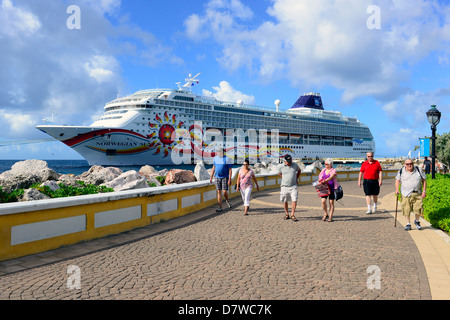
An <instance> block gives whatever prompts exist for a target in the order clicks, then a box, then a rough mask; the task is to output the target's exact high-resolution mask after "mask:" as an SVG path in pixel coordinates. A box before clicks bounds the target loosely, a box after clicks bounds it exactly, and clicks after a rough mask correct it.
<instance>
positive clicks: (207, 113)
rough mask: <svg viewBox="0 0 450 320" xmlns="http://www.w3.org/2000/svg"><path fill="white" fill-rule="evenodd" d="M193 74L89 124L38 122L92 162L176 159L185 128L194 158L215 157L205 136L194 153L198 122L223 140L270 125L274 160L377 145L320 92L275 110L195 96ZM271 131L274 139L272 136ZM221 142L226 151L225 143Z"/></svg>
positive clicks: (116, 103)
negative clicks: (326, 103) (326, 105)
mask: <svg viewBox="0 0 450 320" xmlns="http://www.w3.org/2000/svg"><path fill="white" fill-rule="evenodd" d="M197 76H198V75H197ZM197 76H195V77H192V76H189V77H188V78H187V79H186V83H185V85H184V86H181V85H180V83H177V84H178V89H148V90H141V91H138V92H136V93H134V94H132V95H130V96H126V97H120V98H117V99H115V100H112V101H110V102H108V103H106V105H105V106H104V113H103V115H102V116H101V117H100V118H99V119H98V120H96V121H95V122H94V123H92V124H91V125H90V126H66V125H61V126H58V125H41V126H37V128H38V129H39V130H41V131H43V132H45V133H47V134H48V135H50V136H52V137H54V138H55V139H57V140H60V141H61V142H63V143H64V144H66V145H67V146H69V147H71V148H73V149H74V150H75V151H77V152H78V153H79V154H80V155H81V156H83V157H84V158H85V159H86V160H87V161H88V163H89V164H90V165H94V164H97V165H114V166H124V165H146V164H148V165H174V164H177V163H176V162H174V161H173V159H174V157H173V154H172V152H174V151H176V152H179V150H177V148H179V146H180V140H182V139H181V138H179V135H177V134H178V133H179V132H184V133H188V136H187V137H186V135H185V138H187V139H192V141H193V143H192V157H194V156H197V158H198V157H202V156H203V157H212V156H214V153H213V152H209V151H210V150H208V143H204V142H202V141H201V140H202V137H200V146H199V145H198V144H197V148H200V149H199V150H200V154H199V153H198V152H197V153H195V152H194V149H195V148H196V147H195V143H194V142H196V141H197V142H198V140H197V139H196V137H195V136H196V135H197V133H195V130H196V129H198V125H199V124H200V126H201V129H200V131H199V132H200V135H201V133H203V134H204V133H205V132H207V131H210V132H211V131H215V132H218V133H219V135H223V137H224V141H225V139H226V136H227V134H228V135H229V134H230V129H232V130H233V131H231V132H232V133H231V134H234V133H235V132H238V131H239V132H244V133H246V132H250V131H255V132H256V133H257V134H259V133H260V132H267V137H268V138H267V141H266V142H267V148H266V146H265V145H264V148H266V149H267V150H268V154H269V156H270V157H271V158H272V159H273V157H276V158H278V157H282V156H284V155H286V154H291V155H292V157H293V158H299V159H324V158H364V157H365V154H366V152H368V151H374V149H375V142H374V139H373V136H372V134H371V132H370V129H369V128H368V127H367V126H366V125H364V124H363V123H361V122H359V121H358V119H357V118H356V117H347V116H343V115H342V114H341V112H338V111H329V110H324V108H323V104H322V98H321V96H320V94H318V93H305V94H304V95H302V96H301V97H300V98H299V99H298V100H297V101H296V102H295V103H294V105H293V106H292V107H291V108H290V109H289V110H287V111H279V100H277V101H275V105H276V107H275V108H267V107H258V106H253V105H247V104H245V103H243V102H242V101H237V102H225V101H219V100H217V99H215V98H213V97H207V96H201V95H197V94H195V93H193V92H192V91H191V87H192V85H193V84H195V83H196V82H198V80H197V78H196V77H197ZM238 129H239V130H238ZM274 132H276V133H277V135H276V138H277V141H275V140H274V137H275V136H273V135H271V134H273V133H274ZM194 133H195V134H194ZM203 138H204V137H203ZM237 139H238V138H236V137H235V139H234V140H233V141H236V140H237ZM205 140H206V139H205ZM249 140H250V139H249V137H246V138H244V143H246V144H247V145H248V144H249V142H250V141H249ZM185 141H186V140H185ZM185 147H186V144H185ZM247 147H248V146H247ZM275 147H276V152H274V150H275ZM231 148H233V146H232V147H231ZM235 148H236V146H235ZM225 149H226V151H227V152H228V151H230V150H229V149H230V146H229V144H227V145H226V146H225ZM202 150H203V153H202V152H201V151H202ZM206 150H208V152H206ZM247 150H248V149H247ZM184 152H186V151H184ZM234 154H235V155H238V153H237V152H236V153H234Z"/></svg>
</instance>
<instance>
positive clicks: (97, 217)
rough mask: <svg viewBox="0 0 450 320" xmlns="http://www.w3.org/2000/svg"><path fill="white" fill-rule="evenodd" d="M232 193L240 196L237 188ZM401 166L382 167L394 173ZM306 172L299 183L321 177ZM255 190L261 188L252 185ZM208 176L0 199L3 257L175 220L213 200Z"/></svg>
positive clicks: (262, 180)
mask: <svg viewBox="0 0 450 320" xmlns="http://www.w3.org/2000/svg"><path fill="white" fill-rule="evenodd" d="M236 172H237V169H233V183H232V190H231V193H230V197H231V198H233V197H236V196H240V192H238V191H236V190H234V186H235V185H236ZM358 174H359V172H358V171H341V172H339V180H341V181H344V180H357V179H358ZM396 174H397V170H385V171H383V177H384V178H394V177H395V175H396ZM317 177H318V172H317V173H316V174H311V173H302V174H301V176H300V179H299V180H300V181H299V183H300V184H308V183H312V182H314V181H316V180H317ZM257 180H258V184H259V187H260V190H266V189H270V188H278V187H279V185H280V183H281V177H280V176H279V175H273V174H261V175H257ZM254 192H257V191H256V190H254ZM216 203H217V200H216V189H215V185H214V184H210V183H209V181H199V182H192V183H185V184H181V185H173V186H172V185H171V186H163V187H156V188H148V189H138V190H130V191H121V192H112V193H104V194H96V195H86V196H77V197H68V198H58V199H50V200H39V201H31V202H19V203H11V204H0V261H4V260H9V259H14V258H18V257H22V256H26V255H30V254H34V253H39V252H43V251H48V250H52V249H56V248H58V247H61V246H66V245H71V244H75V243H77V242H81V241H88V240H92V239H96V238H101V237H105V236H108V235H112V234H117V233H121V232H125V231H129V230H132V229H135V228H139V227H144V226H147V225H150V224H154V223H158V222H160V221H164V220H169V219H173V218H176V217H180V216H183V215H185V214H189V213H192V212H195V211H198V210H201V209H203V208H206V207H209V206H212V205H215V204H216Z"/></svg>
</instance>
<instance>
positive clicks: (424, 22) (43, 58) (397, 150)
mask: <svg viewBox="0 0 450 320" xmlns="http://www.w3.org/2000/svg"><path fill="white" fill-rule="evenodd" d="M70 5H76V6H78V8H79V9H80V16H79V19H78V20H77V22H78V23H79V29H70V28H68V26H67V22H68V19H71V17H72V14H73V11H70V12H69V13H67V8H68V7H69V6H70ZM371 6H372V7H371ZM373 6H376V7H375V8H378V9H379V11H378V12H376V11H373V10H372V9H373V8H374V7H373ZM371 8H372V9H371ZM368 9H370V10H368ZM378 13H379V14H378ZM71 21H72V22H74V21H75V20H71ZM368 21H369V24H368ZM368 25H369V26H368ZM370 26H373V27H375V28H373V27H370ZM0 47H1V48H2V50H1V52H0V127H1V128H3V130H2V131H1V132H0V145H2V144H3V145H6V146H0V159H81V157H80V156H79V155H78V154H77V153H76V152H74V151H73V150H71V149H70V148H68V147H66V146H64V145H63V144H62V143H59V142H45V143H32V144H21V143H18V142H26V141H27V140H35V139H46V138H48V137H47V136H45V135H44V134H43V133H41V132H39V131H38V130H37V129H35V126H36V125H39V124H43V122H42V119H43V118H50V117H51V113H52V111H53V113H54V121H55V123H58V124H70V125H89V124H91V123H92V122H93V121H94V120H95V119H96V117H98V116H99V115H100V114H101V112H102V110H103V106H104V104H105V103H106V102H107V101H110V100H112V99H114V98H115V97H116V95H117V94H119V95H120V96H124V95H128V94H132V93H134V92H135V91H138V90H141V89H147V88H155V87H160V88H175V87H176V84H175V83H176V82H179V81H184V79H185V78H186V76H187V75H188V74H190V73H191V74H197V73H199V72H201V75H200V77H199V78H200V83H199V84H198V85H196V86H195V87H194V89H193V90H194V91H195V92H196V93H198V94H212V95H214V96H216V97H217V98H218V99H224V100H231V101H236V100H238V99H242V100H244V102H246V103H249V104H254V105H260V106H265V107H274V108H275V106H274V101H275V100H276V99H279V100H281V109H288V108H289V107H290V106H291V105H292V104H293V103H294V102H295V101H296V99H297V98H298V96H299V95H300V94H302V93H304V92H311V91H312V92H320V93H321V96H322V99H323V102H324V106H325V108H326V109H332V110H336V111H340V112H342V113H343V114H344V115H348V116H357V117H358V119H359V120H360V121H361V122H363V123H365V124H367V125H368V126H369V127H370V129H371V131H372V134H373V135H374V137H375V142H376V155H378V156H406V155H407V154H408V152H409V151H410V150H413V149H414V146H415V145H418V141H419V140H418V139H419V138H420V137H424V136H426V135H430V125H429V124H428V122H427V120H426V116H425V112H426V111H427V110H428V109H429V108H430V105H432V104H436V105H437V107H438V109H439V110H440V111H441V112H442V119H441V123H440V124H439V126H438V131H437V132H438V134H442V133H446V132H449V131H450V125H449V118H448V114H449V111H450V72H449V71H450V4H449V3H448V2H447V1H426V0H412V1H411V0H378V1H377V0H353V1H350V0H348V1H345V0H334V1H332V0H316V1H310V0H246V1H240V0H210V1H206V0H205V1H179V0H164V1H162V0H161V1H160V0H148V1H138V0H128V1H125V0H122V1H120V0H96V1H94V0H67V1H66V0H0ZM19 140H20V141H19ZM413 156H417V152H414V153H413Z"/></svg>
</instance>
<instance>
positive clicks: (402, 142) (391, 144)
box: [381, 128, 422, 157]
mask: <svg viewBox="0 0 450 320" xmlns="http://www.w3.org/2000/svg"><path fill="white" fill-rule="evenodd" d="M421 134H422V132H419V131H417V130H415V129H411V128H400V129H399V130H398V131H392V132H384V133H382V134H381V138H382V139H383V140H384V141H383V142H384V144H385V145H386V150H389V154H390V155H396V156H401V157H403V156H406V155H407V154H408V152H409V151H413V150H414V147H415V146H416V145H419V140H418V139H417V137H420V136H421ZM402 153H404V154H402Z"/></svg>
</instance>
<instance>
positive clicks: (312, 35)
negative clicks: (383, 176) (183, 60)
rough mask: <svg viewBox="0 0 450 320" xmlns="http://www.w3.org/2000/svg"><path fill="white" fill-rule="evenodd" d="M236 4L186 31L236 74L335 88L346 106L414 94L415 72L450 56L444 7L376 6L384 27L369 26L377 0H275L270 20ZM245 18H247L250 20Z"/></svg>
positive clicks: (197, 19) (195, 18) (226, 4)
mask: <svg viewBox="0 0 450 320" xmlns="http://www.w3.org/2000/svg"><path fill="white" fill-rule="evenodd" d="M230 3H231V2H230V1H215V0H213V1H210V2H209V3H208V5H207V6H206V9H205V11H204V12H203V13H198V12H197V13H195V14H193V15H191V16H190V17H189V18H188V19H187V20H186V21H185V26H186V33H187V35H188V36H191V37H192V38H194V37H196V39H197V40H199V39H205V38H208V41H209V40H210V39H212V40H214V41H215V42H216V43H217V44H219V45H220V46H221V47H222V52H221V56H218V57H217V60H218V61H219V62H220V63H221V64H222V66H223V68H224V69H226V70H229V71H231V72H233V71H238V70H239V69H240V68H246V69H248V70H251V71H253V72H257V73H258V74H259V76H260V78H261V80H264V81H266V82H267V81H272V80H274V79H282V78H284V79H288V80H290V81H291V83H292V85H294V86H296V87H300V88H303V89H305V90H306V89H307V88H317V87H321V86H333V87H335V88H337V89H339V90H341V91H343V95H342V100H343V102H348V103H351V102H353V101H354V100H356V99H358V98H359V97H363V96H372V97H375V98H376V99H377V100H379V101H389V100H394V99H396V98H397V97H399V96H401V95H402V94H404V93H405V92H408V88H407V82H408V80H409V77H410V73H411V66H412V65H414V64H415V63H417V62H418V61H420V60H421V59H423V58H424V57H427V56H429V54H430V53H432V52H438V53H439V56H438V59H439V61H441V62H443V61H446V59H447V57H448V56H449V54H450V42H449V40H450V32H449V30H450V25H449V21H450V19H448V18H449V17H450V10H449V8H447V7H446V4H445V3H441V4H440V3H438V2H435V1H427V0H417V1H405V0H401V1H400V0H384V1H377V4H378V5H379V7H380V12H381V29H380V30H377V29H374V30H370V29H368V28H367V24H366V22H367V19H368V18H369V17H370V14H368V13H367V8H368V6H369V5H372V4H373V1H371V0H361V1H350V0H336V1H329V0H316V1H310V0H274V1H272V5H271V6H270V7H269V8H268V9H267V11H266V12H267V14H268V15H269V16H268V17H267V18H266V21H264V22H262V23H260V24H259V25H257V26H255V25H254V24H252V21H251V18H252V17H254V14H252V13H251V9H250V8H248V7H246V6H245V5H244V4H243V3H244V2H243V1H242V2H240V1H238V0H236V1H233V3H234V4H235V5H236V7H239V6H243V7H244V8H246V10H245V12H246V14H243V15H242V14H239V11H238V10H232V9H230V8H231V5H230ZM244 18H245V19H244Z"/></svg>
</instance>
